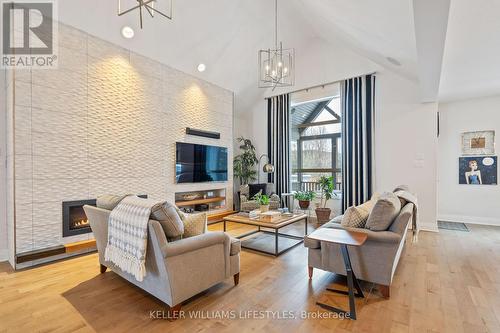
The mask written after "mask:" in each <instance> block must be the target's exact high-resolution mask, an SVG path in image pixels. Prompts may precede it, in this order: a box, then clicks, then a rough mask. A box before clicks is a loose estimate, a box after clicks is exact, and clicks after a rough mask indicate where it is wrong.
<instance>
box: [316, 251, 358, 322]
mask: <svg viewBox="0 0 500 333" xmlns="http://www.w3.org/2000/svg"><path fill="white" fill-rule="evenodd" d="M340 250H341V252H342V258H343V259H344V265H345V269H346V274H347V288H348V290H347V291H343V290H337V289H331V288H327V290H329V291H333V292H336V293H340V294H344V295H349V312H347V311H344V310H342V309H339V308H336V307H333V306H331V305H328V304H325V303H321V302H316V304H318V305H319V306H321V307H323V308H325V309H327V310H330V311H333V312H337V313H343V314H345V315H348V316H349V318H350V319H353V320H356V302H355V297H361V298H363V297H364V295H363V291H362V290H361V287H360V285H359V281H358V279H357V278H356V275H355V274H354V272H353V270H352V266H351V258H350V257H349V251H348V250H347V245H345V244H340ZM354 289H356V294H354Z"/></svg>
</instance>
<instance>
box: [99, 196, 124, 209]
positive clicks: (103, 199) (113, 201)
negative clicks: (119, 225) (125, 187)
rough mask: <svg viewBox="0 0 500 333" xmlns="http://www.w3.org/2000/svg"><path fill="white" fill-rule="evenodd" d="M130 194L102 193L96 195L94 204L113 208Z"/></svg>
mask: <svg viewBox="0 0 500 333" xmlns="http://www.w3.org/2000/svg"><path fill="white" fill-rule="evenodd" d="M129 195H131V194H124V195H114V194H103V195H100V196H98V197H97V200H96V206H97V208H102V209H107V210H113V209H114V208H115V207H116V206H118V204H119V203H120V202H121V201H122V200H123V199H125V197H128V196H129Z"/></svg>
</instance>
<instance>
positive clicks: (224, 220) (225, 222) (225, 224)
mask: <svg viewBox="0 0 500 333" xmlns="http://www.w3.org/2000/svg"><path fill="white" fill-rule="evenodd" d="M224 232H226V220H224Z"/></svg>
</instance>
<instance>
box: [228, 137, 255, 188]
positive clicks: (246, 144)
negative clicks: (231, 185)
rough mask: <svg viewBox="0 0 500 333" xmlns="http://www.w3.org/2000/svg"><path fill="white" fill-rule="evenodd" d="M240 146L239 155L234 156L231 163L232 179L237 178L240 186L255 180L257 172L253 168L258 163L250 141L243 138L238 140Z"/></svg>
mask: <svg viewBox="0 0 500 333" xmlns="http://www.w3.org/2000/svg"><path fill="white" fill-rule="evenodd" d="M238 142H239V143H240V144H241V145H240V149H241V151H242V153H241V154H239V155H236V156H235V157H234V161H233V170H234V177H235V178H238V180H239V181H240V185H245V184H249V183H250V182H251V181H253V180H255V179H257V171H256V170H255V169H254V166H255V165H256V164H257V163H258V162H259V161H258V160H257V156H256V155H255V146H254V145H253V144H252V141H251V140H250V139H245V138H244V137H240V138H238Z"/></svg>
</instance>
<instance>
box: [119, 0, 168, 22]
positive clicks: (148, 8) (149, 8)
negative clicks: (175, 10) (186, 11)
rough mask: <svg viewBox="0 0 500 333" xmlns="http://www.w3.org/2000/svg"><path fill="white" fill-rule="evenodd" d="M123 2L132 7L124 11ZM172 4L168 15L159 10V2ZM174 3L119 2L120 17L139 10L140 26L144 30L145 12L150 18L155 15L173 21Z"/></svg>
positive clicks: (147, 0)
mask: <svg viewBox="0 0 500 333" xmlns="http://www.w3.org/2000/svg"><path fill="white" fill-rule="evenodd" d="M122 1H123V2H124V3H130V2H132V4H131V7H130V8H128V9H125V10H122ZM160 1H162V2H170V6H169V10H168V14H166V13H164V12H163V11H161V10H159V9H158V7H159V2H160ZM172 1H173V0H135V1H133V0H130V1H124V0H118V16H122V15H125V14H127V13H130V12H132V11H135V10H136V9H138V10H139V23H140V24H139V25H140V27H141V29H142V25H143V21H144V17H143V14H144V12H147V13H148V14H149V16H151V17H154V15H155V13H157V14H159V15H161V16H164V17H166V18H168V19H169V20H171V19H172Z"/></svg>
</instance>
